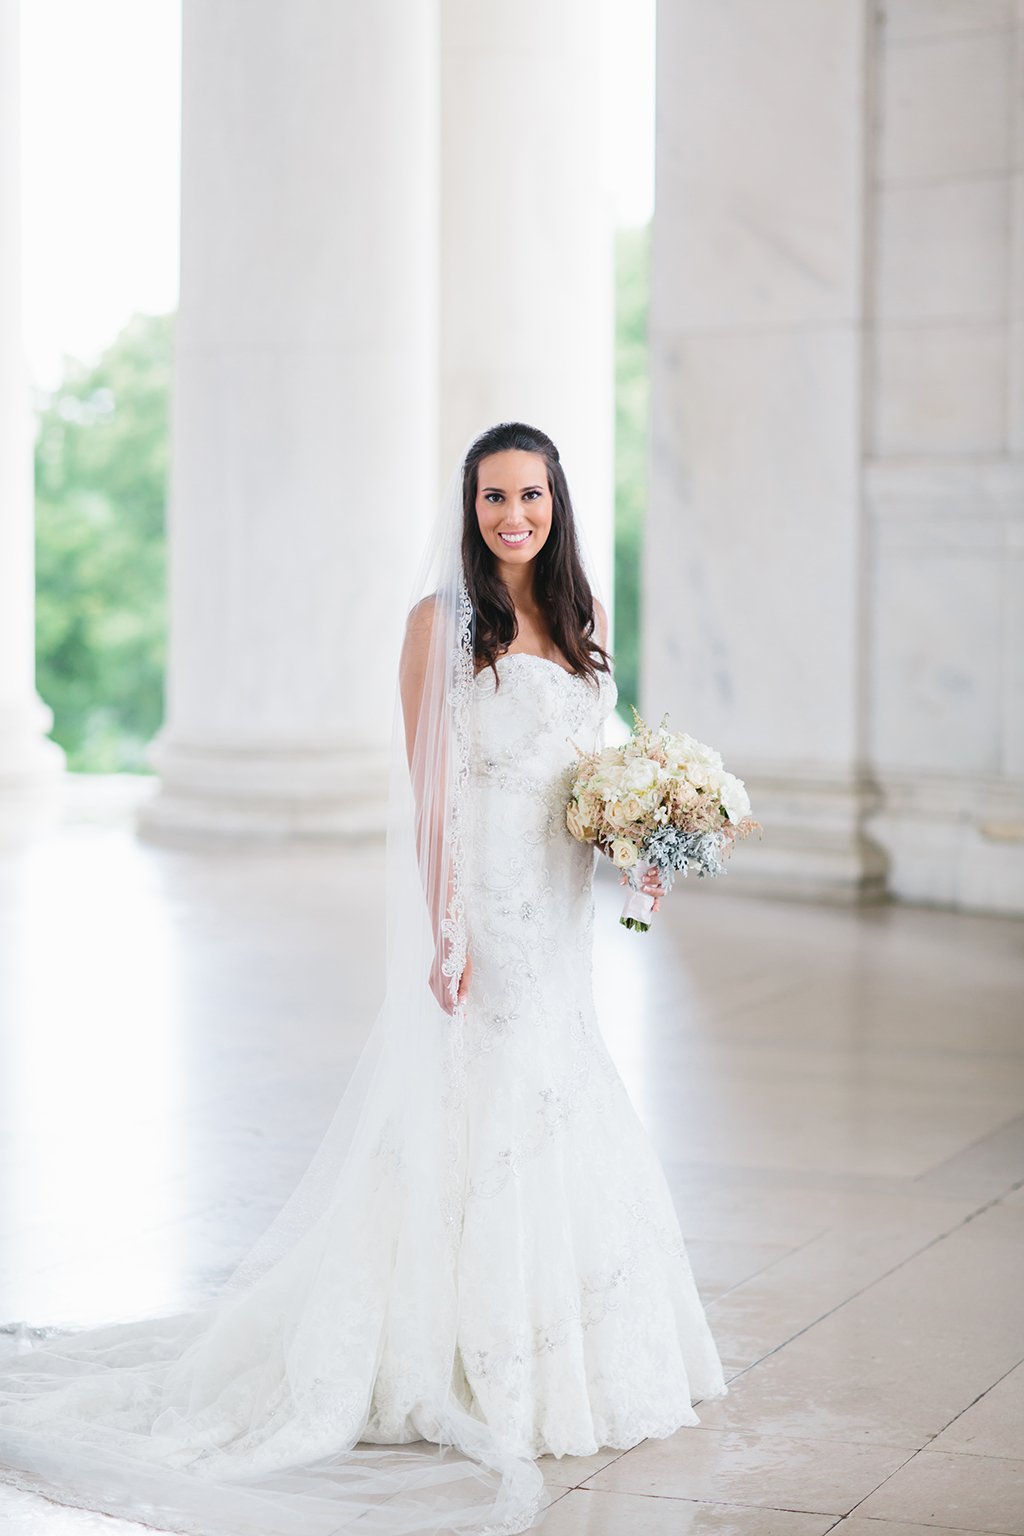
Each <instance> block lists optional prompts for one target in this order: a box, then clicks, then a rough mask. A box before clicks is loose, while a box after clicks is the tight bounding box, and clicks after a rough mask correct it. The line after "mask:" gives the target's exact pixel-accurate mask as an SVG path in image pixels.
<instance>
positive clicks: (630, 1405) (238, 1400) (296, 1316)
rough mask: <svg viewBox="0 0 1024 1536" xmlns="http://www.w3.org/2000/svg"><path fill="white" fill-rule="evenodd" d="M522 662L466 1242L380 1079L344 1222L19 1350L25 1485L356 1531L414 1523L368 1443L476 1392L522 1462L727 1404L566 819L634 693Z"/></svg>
mask: <svg viewBox="0 0 1024 1536" xmlns="http://www.w3.org/2000/svg"><path fill="white" fill-rule="evenodd" d="M497 670H498V675H499V678H500V686H496V683H495V677H494V674H493V672H492V671H491V670H490V669H489V668H485V669H484V670H483V671H481V672H480V673H479V674H478V675H477V676H476V678H475V679H474V681H473V683H472V700H471V707H470V722H471V741H470V762H469V783H468V786H467V788H466V791H465V793H466V801H465V804H466V836H465V838H464V849H465V854H464V857H465V867H464V869H463V871H462V874H463V888H464V892H465V898H466V910H467V920H468V937H469V952H470V954H471V956H472V961H473V970H472V979H471V985H470V991H469V1002H468V1006H467V1009H466V1021H465V1031H464V1035H463V1041H462V1051H461V1061H460V1073H459V1082H458V1092H457V1093H456V1094H454V1095H453V1096H452V1097H451V1099H450V1101H448V1102H446V1103H445V1104H444V1105H443V1106H442V1109H441V1111H440V1112H439V1113H438V1114H437V1117H436V1123H437V1127H438V1134H440V1135H444V1136H446V1137H450V1138H454V1140H455V1142H457V1144H458V1149H459V1156H458V1160H457V1166H458V1168H459V1171H460V1172H459V1181H458V1187H457V1189H456V1191H455V1192H454V1197H452V1193H451V1192H450V1191H449V1192H448V1194H449V1201H448V1203H449V1207H451V1203H452V1198H454V1211H452V1209H450V1208H449V1210H448V1216H447V1218H446V1220H447V1222H448V1229H447V1235H446V1237H445V1242H446V1243H447V1242H448V1241H449V1236H450V1232H451V1230H452V1229H451V1221H452V1219H454V1232H455V1238H454V1249H452V1248H451V1247H445V1246H443V1245H442V1243H441V1241H440V1240H439V1241H437V1242H434V1241H433V1240H432V1237H431V1231H432V1229H430V1228H429V1227H427V1226H422V1225H421V1224H420V1220H419V1217H420V1213H419V1211H418V1209H414V1208H413V1206H412V1205H411V1203H410V1202H409V1200H408V1199H406V1198H405V1197H404V1196H403V1182H402V1168H403V1159H408V1158H409V1157H410V1156H414V1155H415V1142H414V1140H413V1138H412V1136H411V1134H410V1133H409V1131H408V1129H407V1128H403V1126H402V1125H401V1124H398V1123H396V1120H397V1119H398V1118H400V1117H396V1112H395V1108H394V1106H393V1105H391V1104H389V1103H387V1102H379V1103H377V1102H375V1101H374V1098H373V1094H372V1092H371V1095H370V1098H369V1109H368V1112H367V1122H366V1125H365V1126H364V1128H363V1129H364V1133H363V1134H362V1135H361V1136H360V1138H359V1139H358V1141H357V1143H356V1145H355V1147H354V1149H353V1151H352V1152H351V1153H350V1154H349V1155H348V1157H347V1160H346V1162H345V1166H344V1171H343V1175H344V1176H343V1177H342V1178H340V1179H339V1180H338V1186H337V1189H336V1190H335V1191H334V1192H333V1193H332V1196H331V1199H330V1200H329V1201H328V1202H327V1203H326V1205H325V1209H324V1210H323V1212H322V1214H321V1215H320V1216H319V1217H318V1219H317V1220H316V1222H315V1223H314V1224H313V1225H312V1226H311V1227H310V1228H309V1230H308V1231H306V1232H305V1233H304V1234H303V1236H302V1238H301V1240H300V1241H298V1242H296V1243H295V1244H294V1246H293V1247H291V1249H290V1250H288V1251H286V1252H285V1253H283V1255H282V1257H281V1260H280V1262H279V1263H276V1264H275V1265H274V1266H273V1267H271V1268H270V1269H269V1270H268V1271H267V1273H265V1274H263V1275H262V1277H261V1278H260V1279H259V1280H258V1281H257V1282H256V1283H254V1284H253V1285H252V1286H251V1287H250V1288H249V1289H247V1290H243V1291H242V1292H241V1294H239V1295H237V1296H235V1297H233V1298H232V1299H231V1301H230V1303H228V1304H225V1305H223V1306H221V1307H219V1309H218V1304H217V1303H216V1302H214V1303H211V1304H210V1306H209V1307H206V1308H203V1309H200V1310H198V1311H195V1312H192V1313H188V1314H183V1315H181V1316H180V1317H175V1318H170V1319H163V1320H160V1321H154V1320H143V1321H141V1322H137V1323H128V1324H118V1325H116V1326H114V1327H113V1328H111V1329H108V1330H89V1331H88V1332H86V1333H84V1334H82V1335H81V1336H80V1341H79V1342H76V1339H75V1336H71V1338H70V1339H66V1340H63V1341H57V1342H56V1343H54V1342H53V1341H37V1342H36V1345H35V1347H34V1348H33V1349H32V1350H31V1352H30V1353H28V1354H26V1355H23V1356H22V1357H21V1358H20V1359H17V1360H14V1361H13V1362H12V1361H11V1360H10V1359H9V1358H8V1359H6V1360H4V1361H3V1362H0V1482H2V1481H5V1480H6V1481H8V1482H11V1483H14V1484H17V1485H19V1486H21V1487H23V1488H35V1489H37V1490H39V1491H43V1492H44V1493H47V1494H48V1495H49V1496H51V1497H54V1498H57V1499H59V1500H61V1501H63V1502H66V1503H71V1504H80V1505H82V1506H84V1507H87V1508H98V1509H105V1510H107V1511H108V1512H111V1513H115V1514H118V1513H120V1514H126V1515H129V1516H130V1515H133V1514H134V1515H135V1517H136V1518H138V1519H144V1520H149V1521H151V1522H152V1523H153V1524H154V1525H157V1526H160V1527H161V1528H165V1527H166V1528H169V1529H173V1530H182V1531H195V1532H204V1533H205V1532H216V1533H219V1532H221V1531H224V1532H225V1533H227V1536H238V1533H240V1532H242V1531H248V1530H250V1529H252V1530H253V1531H255V1532H262V1531H263V1530H264V1529H265V1528H266V1529H271V1528H272V1529H274V1530H275V1531H276V1530H278V1529H280V1530H281V1531H285V1532H290V1531H293V1530H294V1531H300V1532H301V1533H302V1536H306V1533H307V1532H309V1533H312V1532H316V1533H319V1532H321V1531H323V1532H327V1531H331V1530H334V1529H340V1528H342V1527H343V1526H344V1528H346V1529H347V1528H348V1527H347V1524H346V1522H345V1520H344V1519H341V1518H339V1519H338V1520H337V1525H336V1526H335V1524H334V1518H332V1511H333V1512H334V1514H335V1515H337V1514H338V1513H339V1512H341V1511H342V1509H344V1511H347V1512H349V1513H350V1512H351V1509H352V1508H353V1507H356V1508H358V1507H361V1506H360V1505H359V1502H358V1501H359V1499H364V1500H365V1501H366V1502H367V1504H368V1505H369V1506H372V1509H373V1512H374V1514H375V1517H376V1518H379V1519H380V1520H381V1521H384V1522H385V1523H383V1524H382V1525H381V1526H380V1527H379V1528H380V1529H381V1530H390V1529H391V1528H390V1527H389V1526H388V1525H387V1524H386V1516H387V1511H388V1508H389V1507H390V1506H389V1505H388V1500H390V1499H391V1498H392V1496H393V1494H394V1493H395V1490H396V1489H397V1488H398V1486H399V1484H398V1482H397V1481H396V1482H395V1483H393V1484H392V1483H389V1484H388V1485H387V1489H386V1491H385V1492H383V1493H381V1492H380V1491H379V1488H378V1485H376V1484H375V1482H374V1469H373V1465H372V1463H370V1464H368V1465H366V1466H365V1467H362V1468H360V1469H359V1473H358V1477H357V1479H356V1483H355V1490H356V1502H355V1503H354V1504H353V1501H352V1497H351V1486H350V1485H351V1482H352V1478H351V1473H352V1468H351V1461H350V1456H349V1451H350V1448H352V1447H354V1446H356V1445H357V1444H361V1445H364V1446H366V1447H368V1448H369V1452H370V1453H371V1454H372V1452H373V1450H374V1447H375V1446H377V1445H394V1444H407V1443H408V1442H411V1441H414V1440H418V1439H425V1440H427V1441H436V1440H444V1439H446V1438H447V1437H446V1435H445V1434H444V1433H443V1432H442V1431H443V1430H444V1427H445V1423H446V1421H445V1419H444V1415H443V1405H444V1404H445V1403H446V1402H448V1403H450V1402H451V1401H452V1400H453V1399H454V1400H455V1402H456V1403H457V1411H458V1413H459V1414H463V1413H464V1415H465V1423H469V1422H470V1421H472V1422H473V1423H480V1424H483V1425H485V1426H486V1429H487V1436H488V1438H489V1443H490V1444H491V1445H497V1446H500V1448H501V1450H502V1452H507V1453H508V1454H509V1456H511V1457H517V1458H522V1457H536V1456H539V1455H542V1454H544V1453H548V1452H550V1453H553V1454H554V1455H556V1456H563V1455H576V1456H586V1455H588V1454H591V1453H593V1452H596V1451H597V1450H598V1449H599V1448H601V1447H603V1446H610V1447H617V1448H624V1447H629V1446H633V1445H636V1444H637V1443H638V1442H639V1441H641V1440H643V1439H644V1438H646V1437H663V1436H666V1435H669V1434H671V1433H672V1432H673V1431H675V1430H676V1429H678V1428H679V1427H680V1426H682V1425H688V1424H695V1423H697V1422H698V1416H697V1414H696V1412H695V1411H694V1407H693V1404H694V1403H695V1402H697V1401H699V1400H701V1399H708V1398H714V1397H720V1396H722V1395H724V1394H725V1391H726V1387H725V1382H724V1378H723V1372H722V1366H721V1362H720V1360H719V1356H718V1352H717V1350H716V1347H715V1343H714V1340H713V1338H712V1335H711V1332H710V1329H709V1327H708V1323H707V1321H706V1318H705V1314H704V1309H703V1306H702V1304H701V1301H700V1298H699V1296H698V1293H697V1290H696V1287H695V1285H694V1280H693V1275H692V1271H691V1268H690V1264H689V1261H688V1258H687V1254H686V1251H685V1247H684V1243H683V1239H682V1236H681V1233H680V1228H679V1224H678V1220H677V1217H676V1213H675V1210H674V1208H673V1204H672V1199H671V1195H670V1193H669V1190H668V1187H667V1184H666V1181H665V1177H664V1174H663V1172H662V1169H661V1166H660V1164H659V1162H658V1160H657V1157H656V1155H655V1153H654V1151H653V1148H652V1146H651V1143H650V1141H649V1139H648V1136H647V1133H646V1131H645V1130H644V1127H643V1126H642V1124H641V1122H640V1121H639V1119H638V1117H637V1115H636V1113H635V1111H634V1109H633V1107H632V1104H631V1102H630V1100H629V1098H628V1096H627V1094H626V1091H625V1088H624V1085H623V1083H622V1081H621V1079H620V1077H619V1075H618V1072H617V1071H616V1068H615V1066H614V1064H613V1062H612V1060H611V1058H610V1056H609V1054H608V1051H607V1049H606V1047H605V1045H604V1042H603V1040H602V1037H601V1034H600V1032H599V1029H598V1025H597V1018H596V1014H595V1007H594V996H593V983H592V944H593V922H594V904H593V876H594V864H595V859H596V858H597V857H598V855H596V854H595V852H594V850H593V849H592V848H590V847H587V846H584V845H581V844H580V843H578V842H576V841H575V840H574V839H573V838H572V837H571V836H570V835H569V833H568V832H567V830H566V827H565V804H566V800H567V798H568V792H569V786H570V782H571V772H572V765H573V763H574V761H575V759H576V757H577V754H578V751H579V750H590V749H591V748H592V747H593V746H594V745H595V743H596V742H597V740H598V739H599V735H600V731H601V727H602V722H603V721H604V720H605V719H606V718H607V716H608V715H609V714H610V712H611V711H612V709H613V708H614V705H615V701H616V687H615V683H614V680H613V679H612V678H611V677H610V676H609V675H607V674H602V675H601V676H600V678H599V681H598V682H597V683H596V684H595V683H594V682H591V681H589V680H587V679H585V678H582V677H579V676H576V675H575V674H573V673H570V672H568V671H566V670H565V669H564V668H563V667H561V666H559V665H557V664H556V663H554V662H550V661H546V660H544V659H543V658H540V657H537V656H533V655H528V654H522V653H517V654H506V655H505V656H503V657H501V658H500V659H499V661H498V664H497ZM437 1086H438V1085H435V1084H432V1083H430V1082H429V1081H428V1082H425V1083H424V1085H423V1090H424V1094H425V1095H426V1096H428V1097H429V1096H430V1095H431V1093H432V1090H433V1088H434V1087H437ZM449 1086H450V1085H449ZM403 1130H404V1139H403ZM424 1234H426V1235H424ZM452 1252H454V1255H455V1265H456V1269H457V1275H456V1284H455V1286H454V1288H453V1287H452V1286H451V1275H450V1271H449V1269H447V1268H446V1267H447V1266H450V1262H451V1254H452ZM453 1293H454V1294H455V1295H456V1297H457V1305H456V1307H455V1308H453V1307H452V1304H451V1301H450V1296H451V1295H452V1294H453ZM446 1338H447V1339H449V1340H450V1339H452V1338H454V1340H455V1341H456V1348H455V1351H454V1359H455V1367H456V1368H455V1375H454V1379H453V1378H452V1372H451V1359H452V1354H451V1352H450V1351H446V1349H445V1348H444V1347H442V1343H441V1341H443V1340H445V1339H446ZM22 1342H24V1340H23V1341H22ZM100 1362H102V1369H101V1368H100ZM439 1405H442V1408H439ZM461 1439H462V1443H463V1445H465V1444H466V1436H465V1435H463V1436H462V1437H461ZM469 1454H470V1455H472V1454H473V1452H472V1448H470V1451H469ZM494 1464H495V1462H494V1460H493V1458H492V1465H494ZM528 1470H530V1471H531V1472H532V1468H528ZM360 1478H361V1479H362V1481H359V1479H360ZM260 1479H263V1480H264V1482H263V1484H262V1485H261V1486H263V1487H264V1488H270V1489H272V1490H273V1492H274V1496H275V1497H276V1496H277V1495H278V1494H279V1495H280V1505H279V1510H280V1514H279V1519H280V1525H272V1526H266V1527H265V1525H264V1523H263V1522H264V1520H265V1518H266V1507H265V1506H264V1505H260V1506H259V1507H258V1508H256V1507H255V1506H254V1509H253V1511H252V1513H251V1522H252V1523H251V1525H250V1524H249V1523H248V1522H249V1519H250V1513H249V1511H248V1510H247V1508H246V1506H245V1504H244V1498H243V1501H242V1502H239V1498H240V1497H241V1496H240V1495H239V1494H238V1493H237V1492H236V1491H235V1490H237V1488H238V1487H239V1486H241V1487H242V1488H243V1494H244V1488H245V1485H246V1481H247V1480H256V1481H258V1480H260ZM200 1482H202V1483H203V1487H202V1489H201V1490H200V1489H199V1488H198V1484H199V1483H200ZM346 1490H347V1492H346ZM527 1492H529V1490H527ZM200 1494H201V1496H200ZM343 1497H344V1498H346V1502H345V1504H344V1506H342V1503H341V1500H342V1498H343ZM335 1499H337V1500H338V1501H339V1502H338V1504H337V1505H335V1504H334V1503H333V1502H332V1501H333V1500H335ZM375 1500H376V1502H375ZM381 1500H383V1503H381ZM513 1502H514V1501H513ZM397 1507H398V1506H397V1504H396V1505H395V1508H396V1509H397ZM356 1528H357V1529H359V1530H368V1531H376V1530H377V1529H378V1526H377V1525H375V1524H374V1523H373V1520H368V1521H366V1522H365V1523H358V1524H357V1526H356ZM420 1528H421V1527H419V1526H416V1525H415V1524H410V1525H409V1526H408V1529H410V1530H412V1529H420ZM422 1528H423V1529H426V1528H427V1527H426V1526H425V1525H424V1526H423V1527H422ZM430 1528H431V1529H433V1528H435V1527H430ZM443 1528H444V1529H448V1528H449V1527H448V1526H447V1525H445V1526H444V1527H443ZM470 1528H472V1529H476V1528H477V1527H476V1526H472V1527H470V1526H467V1525H463V1524H460V1525H459V1526H458V1529H460V1530H461V1529H470ZM508 1528H510V1529H511V1528H512V1527H511V1526H509V1527H508ZM514 1528H515V1529H521V1528H522V1527H521V1525H515V1527H514ZM402 1529H403V1530H404V1529H406V1527H404V1526H403V1527H402Z"/></svg>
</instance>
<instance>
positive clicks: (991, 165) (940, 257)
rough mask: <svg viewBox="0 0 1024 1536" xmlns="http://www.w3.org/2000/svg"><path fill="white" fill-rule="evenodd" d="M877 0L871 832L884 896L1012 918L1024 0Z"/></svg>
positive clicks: (1019, 614) (1022, 651)
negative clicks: (882, 863) (881, 853)
mask: <svg viewBox="0 0 1024 1536" xmlns="http://www.w3.org/2000/svg"><path fill="white" fill-rule="evenodd" d="M880 12H881V18H880V25H879V27H878V29H877V32H876V35H875V36H876V49H877V73H878V81H879V84H878V92H877V94H878V111H877V122H878V124H879V130H878V141H877V145H876V149H875V154H874V165H873V174H872V187H873V195H874V199H875V207H876V213H875V218H874V220H873V225H872V237H871V247H870V257H871V273H872V284H873V304H872V310H873V324H872V329H871V334H870V352H869V377H870V380H871V391H870V404H869V413H868V420H867V434H866V436H867V451H868V461H867V476H866V484H865V490H866V504H867V515H868V526H869V529H870V541H869V543H870V549H871V567H870V581H871V587H870V603H869V619H870V622H869V631H870V639H871V668H872V671H871V678H872V680H871V688H870V712H869V729H870V747H871V755H872V761H873V763H874V765H875V768H876V771H877V774H878V778H879V782H880V784H881V788H882V791H883V803H882V808H881V810H880V813H879V815H878V817H877V818H876V820H875V822H874V827H875V830H876V834H877V836H878V838H879V840H880V841H881V842H882V843H883V844H884V846H885V848H886V851H887V852H888V854H889V858H890V864H891V873H890V884H891V888H892V890H893V891H894V893H895V894H897V895H899V896H902V897H906V898H907V899H908V900H912V901H929V902H941V903H943V904H949V905H955V906H960V907H965V908H971V909H973V910H977V911H997V912H1010V913H1024V4H1021V3H1020V0H1018V3H1017V4H1016V5H1015V4H1014V0H985V3H978V4H976V5H968V6H959V7H957V6H942V5H937V6H915V5H905V4H898V3H895V0H887V3H886V4H885V5H883V6H881V7H880Z"/></svg>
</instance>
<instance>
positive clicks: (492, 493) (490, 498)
mask: <svg viewBox="0 0 1024 1536" xmlns="http://www.w3.org/2000/svg"><path fill="white" fill-rule="evenodd" d="M495 496H497V497H498V498H499V499H500V497H501V492H500V491H487V492H486V494H485V496H484V500H485V501H493V500H494V498H495Z"/></svg>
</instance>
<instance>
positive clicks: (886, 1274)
mask: <svg viewBox="0 0 1024 1536" xmlns="http://www.w3.org/2000/svg"><path fill="white" fill-rule="evenodd" d="M998 1203H999V1202H998V1200H989V1201H987V1202H986V1203H985V1204H984V1205H981V1206H979V1207H977V1209H975V1210H974V1211H971V1212H970V1213H969V1214H968V1215H967V1216H965V1217H963V1218H962V1219H961V1220H960V1221H958V1222H956V1223H954V1225H953V1226H952V1227H950V1228H948V1230H947V1231H945V1232H939V1233H937V1234H936V1235H935V1236H934V1237H933V1238H931V1239H929V1241H928V1242H926V1243H924V1244H922V1246H921V1247H920V1248H915V1249H914V1250H913V1252H912V1253H908V1254H907V1255H906V1257H905V1258H903V1259H901V1260H900V1261H899V1263H898V1264H893V1265H892V1266H891V1268H889V1269H887V1270H883V1272H882V1273H881V1274H880V1275H876V1276H875V1278H874V1279H873V1280H869V1281H868V1283H867V1284H866V1285H863V1286H861V1287H860V1288H859V1289H858V1290H856V1291H853V1292H851V1294H850V1295H849V1296H845V1297H844V1298H843V1300H842V1301H840V1302H837V1303H836V1305H835V1306H834V1307H829V1308H828V1310H827V1311H825V1312H822V1313H821V1314H820V1316H818V1317H816V1318H814V1319H813V1321H812V1322H810V1323H807V1324H806V1325H805V1326H804V1327H803V1328H798V1329H797V1331H796V1332H795V1333H793V1334H791V1335H790V1336H789V1338H787V1339H785V1340H784V1341H783V1342H782V1343H781V1344H776V1345H775V1347H774V1348H773V1349H769V1350H767V1351H766V1352H765V1353H764V1354H763V1355H760V1356H759V1357H758V1358H757V1359H756V1360H754V1361H752V1363H751V1364H750V1365H749V1366H748V1367H747V1368H746V1370H743V1371H740V1372H738V1373H737V1375H736V1376H735V1377H734V1378H733V1380H734V1381H738V1380H739V1379H740V1377H742V1376H745V1375H746V1374H747V1371H752V1370H754V1369H756V1367H757V1366H759V1365H761V1364H762V1363H763V1362H764V1361H765V1360H768V1359H770V1358H771V1356H772V1355H777V1354H778V1353H779V1351H780V1350H783V1349H786V1348H787V1347H788V1346H789V1345H790V1344H792V1343H793V1341H794V1340H795V1339H799V1338H801V1337H802V1336H803V1335H804V1334H805V1333H809V1332H810V1330H811V1329H812V1328H816V1327H817V1326H818V1324H819V1323H823V1322H824V1321H825V1320H826V1318H829V1317H833V1316H834V1315H835V1314H836V1313H837V1312H840V1311H842V1309H843V1307H846V1306H849V1304H850V1302H852V1301H857V1300H859V1299H860V1297H862V1296H866V1295H867V1293H868V1292H869V1291H871V1290H873V1289H874V1287H875V1286H876V1285H880V1284H881V1283H882V1281H883V1280H888V1279H890V1277H891V1276H892V1275H895V1274H897V1273H898V1272H899V1271H900V1270H901V1269H903V1268H904V1267H905V1266H906V1265H907V1264H911V1263H913V1261H914V1260H915V1259H919V1258H920V1257H921V1255H922V1254H924V1253H927V1252H928V1250H929V1249H930V1248H934V1247H936V1245H937V1244H939V1243H944V1242H946V1241H947V1240H948V1239H949V1238H950V1237H952V1236H953V1234H954V1233H956V1232H959V1231H960V1230H961V1229H962V1228H963V1227H965V1226H966V1225H967V1223H968V1222H969V1221H973V1220H974V1219H975V1218H976V1217H978V1216H981V1215H983V1214H984V1212H985V1211H987V1210H989V1209H990V1208H991V1207H992V1206H993V1205H997V1204H998ZM918 1449H921V1448H920V1447H918Z"/></svg>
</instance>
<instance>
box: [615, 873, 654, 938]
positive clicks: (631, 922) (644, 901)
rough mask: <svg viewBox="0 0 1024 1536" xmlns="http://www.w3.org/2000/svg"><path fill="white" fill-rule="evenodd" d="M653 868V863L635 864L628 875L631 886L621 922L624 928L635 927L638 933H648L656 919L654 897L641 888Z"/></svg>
mask: <svg viewBox="0 0 1024 1536" xmlns="http://www.w3.org/2000/svg"><path fill="white" fill-rule="evenodd" d="M653 868H655V866H654V865H652V864H634V866H633V868H632V869H631V870H630V871H629V873H628V876H627V878H628V880H629V887H630V888H629V892H628V894H627V896H626V900H625V903H624V904H623V908H622V915H621V917H620V918H619V922H620V923H621V924H622V926H623V927H624V928H633V929H635V930H636V932H637V933H646V932H647V930H648V928H649V927H650V926H651V923H652V922H653V919H654V897H653V896H648V894H647V892H646V891H644V890H641V889H640V887H641V886H642V885H643V882H644V876H645V875H646V873H647V871H648V870H649V869H653Z"/></svg>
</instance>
